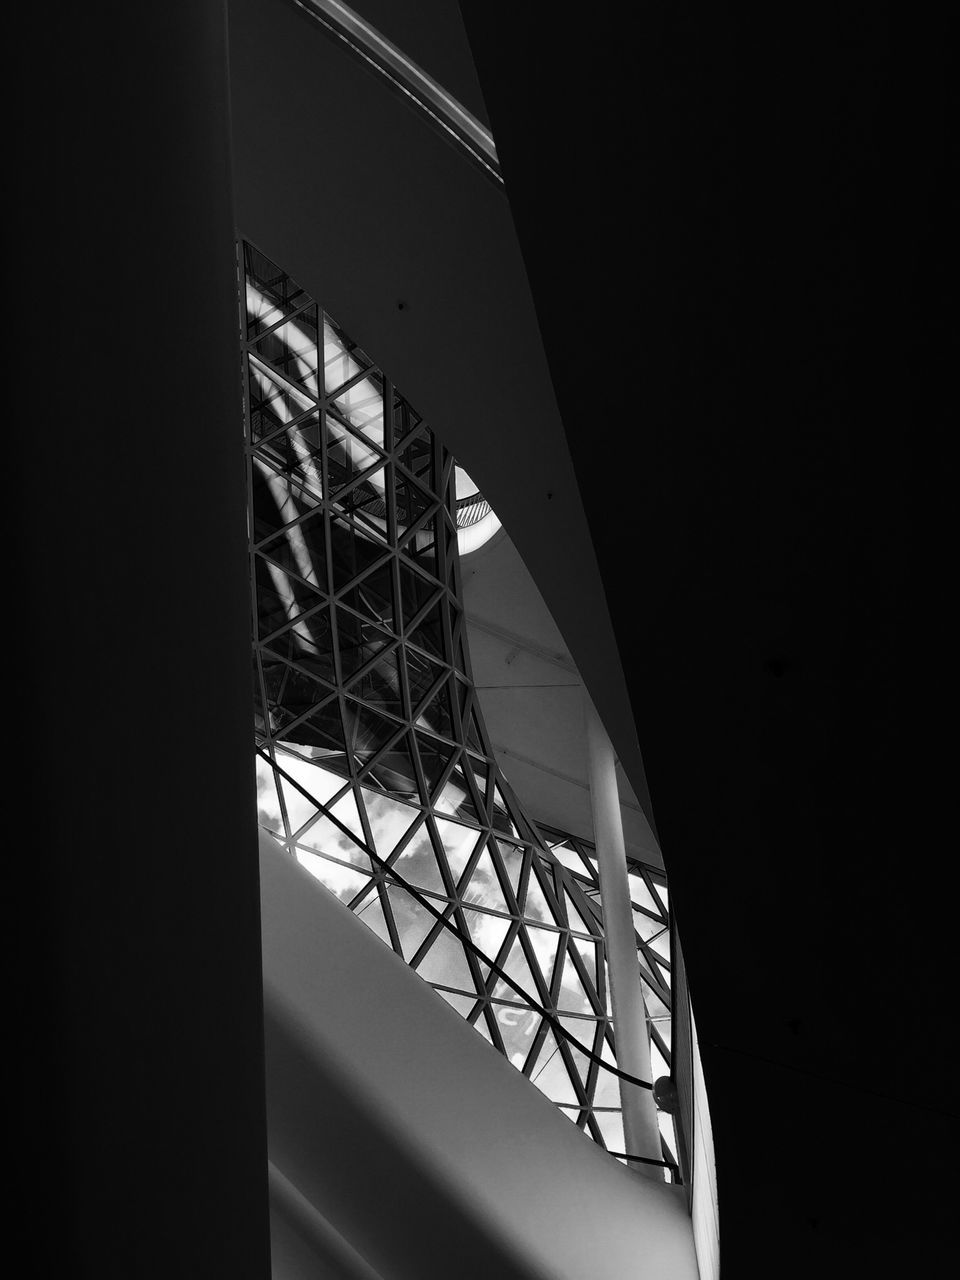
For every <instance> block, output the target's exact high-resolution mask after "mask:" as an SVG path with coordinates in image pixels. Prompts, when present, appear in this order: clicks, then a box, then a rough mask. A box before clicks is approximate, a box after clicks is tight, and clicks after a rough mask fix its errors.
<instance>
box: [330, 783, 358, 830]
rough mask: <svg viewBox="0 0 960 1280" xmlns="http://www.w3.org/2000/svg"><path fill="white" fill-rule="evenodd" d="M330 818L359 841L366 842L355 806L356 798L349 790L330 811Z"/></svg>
mask: <svg viewBox="0 0 960 1280" xmlns="http://www.w3.org/2000/svg"><path fill="white" fill-rule="evenodd" d="M329 812H330V816H331V817H332V818H336V820H337V821H338V822H341V823H342V824H343V825H344V826H345V827H346V828H347V829H348V830H349V831H352V832H353V834H354V835H355V836H356V838H357V839H358V840H359V841H363V842H365V841H366V836H365V835H364V831H363V823H362V821H361V818H360V812H359V808H358V806H357V798H356V795H355V793H354V791H353V788H351V789H350V790H349V791H347V792H345V793H344V794H343V795H342V796H341V797H340V799H339V800H338V801H337V803H336V804H335V805H333V806H332V807H331V808H330V810H329Z"/></svg>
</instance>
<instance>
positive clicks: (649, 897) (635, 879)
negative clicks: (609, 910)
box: [627, 871, 660, 916]
mask: <svg viewBox="0 0 960 1280" xmlns="http://www.w3.org/2000/svg"><path fill="white" fill-rule="evenodd" d="M627 878H628V880H629V883H630V897H631V898H632V899H633V901H634V902H635V903H636V905H637V906H638V907H643V908H644V909H645V910H647V911H652V912H653V914H654V915H656V916H659V915H660V906H659V903H657V902H656V901H655V899H654V897H653V894H652V893H651V892H650V890H649V889H648V888H647V886H646V883H645V882H644V880H643V877H642V876H640V875H639V874H638V873H637V872H636V871H631V872H630V875H629V876H628V877H627Z"/></svg>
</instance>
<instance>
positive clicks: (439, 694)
mask: <svg viewBox="0 0 960 1280" xmlns="http://www.w3.org/2000/svg"><path fill="white" fill-rule="evenodd" d="M408 652H411V653H412V650H408ZM415 721H416V724H417V725H418V726H419V727H420V728H423V729H429V730H431V731H432V732H433V733H439V734H442V735H443V736H444V737H445V738H452V737H453V717H452V715H451V713H450V693H449V690H448V688H447V684H446V682H444V683H443V684H442V685H441V686H440V688H439V689H437V690H436V692H435V693H434V694H433V696H432V697H431V698H430V700H429V701H428V702H426V703H425V704H424V705H423V706H422V707H421V708H420V711H419V714H418V715H416V716H415ZM465 794H466V793H465Z"/></svg>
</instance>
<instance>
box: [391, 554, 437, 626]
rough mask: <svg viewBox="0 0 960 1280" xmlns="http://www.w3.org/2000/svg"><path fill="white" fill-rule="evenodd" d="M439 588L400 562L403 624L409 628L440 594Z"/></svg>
mask: <svg viewBox="0 0 960 1280" xmlns="http://www.w3.org/2000/svg"><path fill="white" fill-rule="evenodd" d="M438 591H439V588H438V587H437V586H436V585H435V584H434V583H432V582H428V581H427V579H426V578H424V577H421V575H420V574H419V573H416V572H415V571H414V570H413V569H411V568H410V566H409V565H407V564H405V563H404V562H403V561H401V562H400V602H401V612H402V614H403V625H404V627H405V628H408V627H409V626H410V624H411V622H412V621H413V619H414V617H415V616H416V615H417V614H418V613H419V612H420V610H421V609H422V608H423V607H424V605H426V604H427V602H428V601H430V600H432V599H433V598H434V597H435V596H436V595H437V594H438Z"/></svg>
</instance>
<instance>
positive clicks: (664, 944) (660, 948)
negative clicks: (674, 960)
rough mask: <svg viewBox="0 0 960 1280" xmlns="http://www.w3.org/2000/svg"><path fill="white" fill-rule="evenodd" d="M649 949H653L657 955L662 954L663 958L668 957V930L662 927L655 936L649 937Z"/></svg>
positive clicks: (667, 958) (666, 958)
mask: <svg viewBox="0 0 960 1280" xmlns="http://www.w3.org/2000/svg"><path fill="white" fill-rule="evenodd" d="M649 946H650V949H651V951H655V952H656V953H657V955H658V956H663V958H664V960H669V959H670V930H669V929H664V931H663V932H662V933H661V934H658V935H657V937H655V938H651V939H650V943H649Z"/></svg>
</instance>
